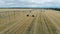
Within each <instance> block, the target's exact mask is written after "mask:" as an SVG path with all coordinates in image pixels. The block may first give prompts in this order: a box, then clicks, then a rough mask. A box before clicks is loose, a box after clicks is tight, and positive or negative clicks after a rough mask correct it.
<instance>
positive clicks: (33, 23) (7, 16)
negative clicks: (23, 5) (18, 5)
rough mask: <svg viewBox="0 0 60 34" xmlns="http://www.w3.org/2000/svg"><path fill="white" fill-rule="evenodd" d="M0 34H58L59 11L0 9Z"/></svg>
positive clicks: (59, 23)
mask: <svg viewBox="0 0 60 34" xmlns="http://www.w3.org/2000/svg"><path fill="white" fill-rule="evenodd" d="M0 34H60V11H56V10H49V9H48V10H46V9H0Z"/></svg>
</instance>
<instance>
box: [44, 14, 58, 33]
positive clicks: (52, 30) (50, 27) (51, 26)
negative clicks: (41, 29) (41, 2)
mask: <svg viewBox="0 0 60 34" xmlns="http://www.w3.org/2000/svg"><path fill="white" fill-rule="evenodd" d="M43 17H44V21H45V24H46V26H47V28H48V31H49V34H57V32H56V31H57V29H56V27H55V26H54V24H53V23H52V22H51V21H50V19H49V18H48V17H46V15H44V14H43Z"/></svg>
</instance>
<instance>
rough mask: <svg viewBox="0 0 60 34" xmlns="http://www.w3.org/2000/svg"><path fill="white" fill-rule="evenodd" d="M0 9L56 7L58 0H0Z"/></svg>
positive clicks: (59, 3) (59, 2) (58, 5)
mask: <svg viewBox="0 0 60 34" xmlns="http://www.w3.org/2000/svg"><path fill="white" fill-rule="evenodd" d="M0 7H57V8H60V0H0Z"/></svg>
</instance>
